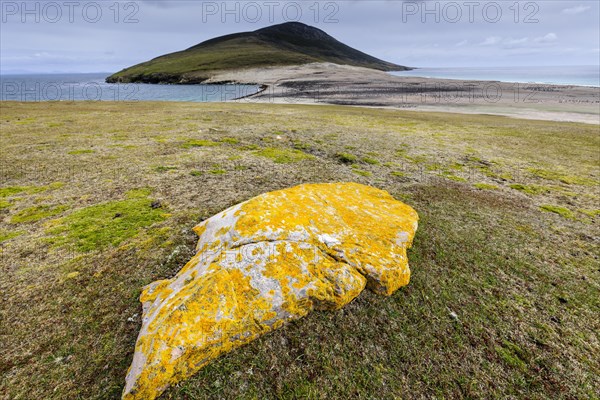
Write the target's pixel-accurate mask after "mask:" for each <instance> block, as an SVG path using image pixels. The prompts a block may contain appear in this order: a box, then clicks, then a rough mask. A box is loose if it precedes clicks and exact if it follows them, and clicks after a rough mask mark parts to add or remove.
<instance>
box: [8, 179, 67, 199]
mask: <svg viewBox="0 0 600 400" xmlns="http://www.w3.org/2000/svg"><path fill="white" fill-rule="evenodd" d="M64 185H65V184H64V183H63V182H54V183H51V184H49V185H46V186H8V187H4V188H1V189H0V198H3V197H12V196H14V195H16V194H19V193H24V194H36V193H42V192H45V191H47V190H54V189H60V188H61V187H63V186H64Z"/></svg>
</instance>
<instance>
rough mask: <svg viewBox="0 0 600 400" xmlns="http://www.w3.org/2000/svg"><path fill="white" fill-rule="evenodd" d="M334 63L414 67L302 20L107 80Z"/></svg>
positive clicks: (174, 78) (183, 78) (221, 40)
mask: <svg viewBox="0 0 600 400" xmlns="http://www.w3.org/2000/svg"><path fill="white" fill-rule="evenodd" d="M313 62H331V63H336V64H344V65H352V66H358V67H365V68H372V69H377V70H381V71H400V70H407V69H410V68H407V67H404V66H401V65H397V64H393V63H390V62H387V61H383V60H380V59H378V58H375V57H373V56H370V55H368V54H365V53H363V52H361V51H359V50H356V49H354V48H352V47H350V46H347V45H345V44H344V43H341V42H340V41H338V40H336V39H334V38H333V37H331V36H329V35H328V34H327V33H325V32H324V31H322V30H320V29H317V28H315V27H312V26H308V25H305V24H302V23H299V22H287V23H284V24H279V25H273V26H270V27H267V28H263V29H259V30H257V31H254V32H242V33H234V34H231V35H226V36H221V37H217V38H214V39H210V40H207V41H205V42H202V43H200V44H198V45H196V46H193V47H190V48H189V49H187V50H183V51H179V52H176V53H171V54H166V55H164V56H161V57H157V58H155V59H153V60H150V61H147V62H144V63H141V64H138V65H134V66H132V67H129V68H126V69H124V70H122V71H120V72H118V73H116V74H114V75H112V76H110V77H108V78H107V80H106V81H107V82H109V83H114V82H144V83H201V82H203V81H205V80H207V79H209V78H210V77H211V75H212V73H213V72H214V71H222V70H231V69H239V68H255V67H268V66H283V65H299V64H307V63H313Z"/></svg>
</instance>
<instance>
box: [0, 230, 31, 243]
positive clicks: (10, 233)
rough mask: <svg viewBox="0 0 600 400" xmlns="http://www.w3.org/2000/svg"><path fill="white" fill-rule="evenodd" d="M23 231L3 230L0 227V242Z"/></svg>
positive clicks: (19, 234)
mask: <svg viewBox="0 0 600 400" xmlns="http://www.w3.org/2000/svg"><path fill="white" fill-rule="evenodd" d="M24 233H25V232H24V231H5V230H3V229H0V243H2V242H6V241H7V240H10V239H13V238H16V237H17V236H21V235H22V234H24Z"/></svg>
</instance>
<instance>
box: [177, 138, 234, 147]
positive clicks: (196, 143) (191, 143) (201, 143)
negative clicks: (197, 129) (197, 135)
mask: <svg viewBox="0 0 600 400" xmlns="http://www.w3.org/2000/svg"><path fill="white" fill-rule="evenodd" d="M223 142H224V140H223ZM215 146H219V143H218V142H213V141H212V140H202V139H188V140H186V141H185V142H184V143H183V144H182V145H181V147H183V148H184V149H191V148H194V147H215Z"/></svg>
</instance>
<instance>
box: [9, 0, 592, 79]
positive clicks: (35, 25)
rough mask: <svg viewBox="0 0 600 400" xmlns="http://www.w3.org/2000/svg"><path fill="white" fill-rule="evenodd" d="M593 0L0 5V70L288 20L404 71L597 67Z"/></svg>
mask: <svg viewBox="0 0 600 400" xmlns="http://www.w3.org/2000/svg"><path fill="white" fill-rule="evenodd" d="M599 12H600V10H599V5H598V2H597V1H550V0H546V1H538V2H531V1H527V2H525V1H522V2H517V3H516V5H515V2H504V1H502V2H501V1H496V2H493V1H482V2H476V1H475V2H466V1H465V2H461V1H391V0H381V1H360V0H359V1H357V0H354V1H343V2H332V1H323V2H318V3H315V2H301V1H297V2H294V1H265V2H261V1H243V2H231V1H230V2H222V1H219V2H210V1H202V2H200V1H198V2H192V1H165V0H162V1H137V2H120V3H114V2H99V1H97V2H93V1H81V2H61V1H36V2H28V3H23V2H21V1H18V2H17V1H15V2H13V1H6V0H4V1H2V2H1V16H0V18H1V22H2V24H1V35H0V56H1V58H0V59H1V61H0V68H1V72H2V73H4V74H5V73H12V72H100V71H101V72H114V71H117V70H120V69H122V68H124V67H127V66H130V65H132V64H136V63H139V62H143V61H146V60H148V59H151V58H153V57H156V56H159V55H161V54H165V53H169V52H173V51H178V50H181V49H185V48H188V47H190V46H193V45H195V44H197V43H199V42H201V41H204V40H206V39H210V38H212V37H215V36H219V35H224V34H228V33H233V32H240V31H249V30H255V29H259V28H262V27H264V26H268V25H272V24H274V23H281V22H286V21H290V20H300V21H301V22H304V23H307V24H309V25H313V26H317V27H319V28H321V29H323V30H325V31H326V32H328V33H329V34H331V35H332V36H334V37H336V38H337V39H339V40H341V41H342V42H345V43H346V44H348V45H350V46H353V47H356V48H358V49H360V50H362V51H365V52H367V53H370V54H372V55H374V56H377V57H380V58H383V59H386V60H388V61H392V62H395V63H398V64H403V65H409V66H421V67H425V66H430V67H434V66H435V67H444V66H523V65H524V66H527V65H546V66H547V65H564V64H569V65H597V64H598V60H599V58H600V52H599V48H600V43H599V42H600V40H599V37H600V28H599V25H600V21H599V17H598V15H599Z"/></svg>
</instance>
